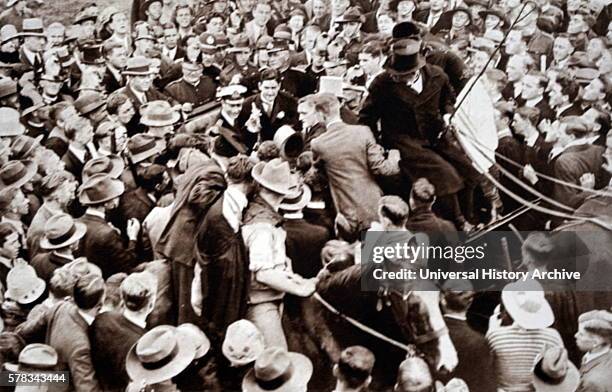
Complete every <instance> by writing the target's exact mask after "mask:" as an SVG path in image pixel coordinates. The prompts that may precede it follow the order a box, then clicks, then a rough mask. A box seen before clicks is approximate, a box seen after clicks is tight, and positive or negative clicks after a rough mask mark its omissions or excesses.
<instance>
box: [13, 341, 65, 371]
mask: <svg viewBox="0 0 612 392" xmlns="http://www.w3.org/2000/svg"><path fill="white" fill-rule="evenodd" d="M18 361H19V363H18V364H14V363H6V364H5V365H4V367H5V368H6V370H8V371H9V372H18V371H32V370H54V369H55V367H56V366H57V362H58V356H57V351H55V349H54V348H53V347H51V346H48V345H46V344H42V343H32V344H28V345H27V346H25V347H24V348H23V350H21V352H20V353H19V358H18Z"/></svg>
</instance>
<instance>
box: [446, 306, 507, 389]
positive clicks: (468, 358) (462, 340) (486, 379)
mask: <svg viewBox="0 0 612 392" xmlns="http://www.w3.org/2000/svg"><path fill="white" fill-rule="evenodd" d="M444 321H446V326H447V327H448V333H449V335H450V337H451V341H452V342H453V345H454V346H455V349H456V350H457V355H458V356H459V364H458V365H457V367H456V368H455V370H454V371H453V372H452V373H451V374H450V375H449V376H448V379H449V380H450V379H451V378H453V377H458V378H461V379H463V381H465V383H466V384H467V386H468V387H469V390H470V391H479V392H495V391H496V390H497V386H496V382H495V374H494V371H493V366H492V363H493V360H492V358H491V352H490V351H489V347H488V345H487V341H486V339H485V338H484V336H482V335H481V334H479V333H478V332H476V331H475V330H473V329H472V328H471V327H470V326H469V325H468V323H467V321H463V320H458V319H455V318H450V317H446V316H445V317H444ZM474 358H478V371H475V369H474ZM444 381H447V380H444Z"/></svg>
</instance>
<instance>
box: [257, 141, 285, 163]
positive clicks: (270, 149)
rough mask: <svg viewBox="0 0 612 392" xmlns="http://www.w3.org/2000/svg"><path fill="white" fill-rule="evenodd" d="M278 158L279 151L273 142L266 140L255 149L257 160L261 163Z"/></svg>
mask: <svg viewBox="0 0 612 392" xmlns="http://www.w3.org/2000/svg"><path fill="white" fill-rule="evenodd" d="M279 156H280V150H279V149H278V146H277V145H276V143H274V141H273V140H266V141H264V142H262V143H261V145H260V146H259V148H258V149H257V158H259V160H260V161H262V162H269V161H271V160H272V159H274V158H278V157H279Z"/></svg>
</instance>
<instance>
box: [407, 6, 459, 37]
mask: <svg viewBox="0 0 612 392" xmlns="http://www.w3.org/2000/svg"><path fill="white" fill-rule="evenodd" d="M429 12H430V10H429V9H426V10H421V11H415V12H414V20H415V21H417V22H421V23H425V24H426V23H427V19H429ZM452 21H453V14H452V13H451V12H449V11H446V12H443V13H442V15H440V18H439V19H438V21H437V22H436V23H435V24H434V25H433V26H431V27H430V28H429V32H430V33H431V34H434V35H435V34H438V33H439V32H440V30H449V29H450V28H451V24H452Z"/></svg>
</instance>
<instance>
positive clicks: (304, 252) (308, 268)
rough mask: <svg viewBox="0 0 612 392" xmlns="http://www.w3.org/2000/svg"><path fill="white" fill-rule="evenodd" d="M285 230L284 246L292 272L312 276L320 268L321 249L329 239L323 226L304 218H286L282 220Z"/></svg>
mask: <svg viewBox="0 0 612 392" xmlns="http://www.w3.org/2000/svg"><path fill="white" fill-rule="evenodd" d="M283 229H285V231H286V232H287V238H286V239H285V246H286V247H287V257H289V258H290V259H291V265H292V267H293V272H295V273H297V274H298V275H300V276H303V277H304V278H314V277H315V276H317V273H318V272H319V271H320V270H321V268H322V267H323V265H322V264H321V250H322V249H323V246H325V243H326V242H327V241H328V240H329V239H330V237H329V231H328V230H327V228H325V227H323V226H318V225H313V224H311V223H309V222H307V221H305V220H304V219H288V218H285V219H284V222H283Z"/></svg>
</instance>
